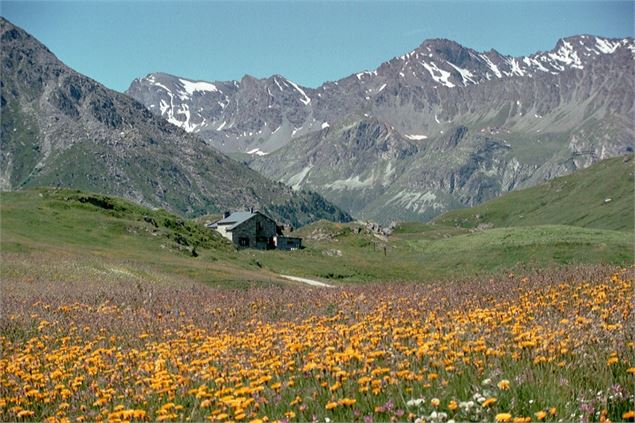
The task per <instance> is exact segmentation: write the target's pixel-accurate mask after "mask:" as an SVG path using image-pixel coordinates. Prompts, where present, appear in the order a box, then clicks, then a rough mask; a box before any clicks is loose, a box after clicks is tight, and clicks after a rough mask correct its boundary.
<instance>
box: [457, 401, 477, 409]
mask: <svg viewBox="0 0 635 423" xmlns="http://www.w3.org/2000/svg"><path fill="white" fill-rule="evenodd" d="M459 407H460V408H461V409H464V410H465V411H468V410H469V409H470V408H472V407H474V401H461V402H459Z"/></svg>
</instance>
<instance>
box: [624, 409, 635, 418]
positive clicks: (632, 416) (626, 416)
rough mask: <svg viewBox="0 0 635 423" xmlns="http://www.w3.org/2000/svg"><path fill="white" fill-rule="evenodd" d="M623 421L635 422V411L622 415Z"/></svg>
mask: <svg viewBox="0 0 635 423" xmlns="http://www.w3.org/2000/svg"><path fill="white" fill-rule="evenodd" d="M622 420H635V411H633V410H631V411H627V412H626V413H624V414H622Z"/></svg>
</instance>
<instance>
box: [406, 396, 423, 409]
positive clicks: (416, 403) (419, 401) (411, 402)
mask: <svg viewBox="0 0 635 423" xmlns="http://www.w3.org/2000/svg"><path fill="white" fill-rule="evenodd" d="M425 402H426V400H425V398H416V399H411V400H409V401H408V402H407V403H406V405H407V406H408V407H419V406H420V405H421V404H423V403H425Z"/></svg>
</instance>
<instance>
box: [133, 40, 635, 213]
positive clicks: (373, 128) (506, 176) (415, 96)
mask: <svg viewBox="0 0 635 423" xmlns="http://www.w3.org/2000/svg"><path fill="white" fill-rule="evenodd" d="M634 52H635V42H634V41H633V39H632V38H624V39H608V38H604V37H597V36H592V35H579V36H573V37H568V38H564V39H561V40H559V41H558V42H557V44H556V46H555V47H554V49H552V50H551V51H548V52H538V53H535V54H532V55H529V56H525V57H511V56H506V55H502V54H500V53H498V52H496V51H495V50H490V51H487V52H478V51H475V50H473V49H470V48H467V47H464V46H461V45H459V44H457V43H456V42H453V41H450V40H443V39H434V40H427V41H424V42H423V43H422V44H421V45H420V46H419V47H417V48H416V49H415V50H413V51H411V52H409V53H407V54H405V55H402V56H399V57H395V58H393V59H391V60H389V61H387V62H385V63H383V64H381V65H380V66H379V67H378V68H377V69H374V70H372V71H364V72H359V73H356V74H353V75H350V76H348V77H346V78H343V79H340V80H338V81H334V82H326V83H324V84H323V85H321V86H320V87H318V88H315V89H313V88H307V87H302V86H299V85H298V84H296V83H294V82H292V81H290V80H288V79H286V78H284V77H283V76H280V75H274V76H272V77H269V78H266V79H256V78H254V77H251V76H248V75H247V76H245V77H243V78H242V79H241V80H240V81H225V82H218V81H213V82H207V81H193V80H190V79H187V78H184V77H177V76H172V75H168V74H165V73H152V74H149V75H147V76H146V77H143V78H138V79H136V80H134V81H133V82H132V83H131V85H130V87H129V89H128V90H127V93H128V94H129V95H130V96H132V97H133V98H135V99H137V100H138V101H140V102H141V103H143V104H144V105H146V106H147V107H148V109H149V110H150V111H152V112H153V113H154V114H155V115H157V116H162V117H163V118H164V119H166V120H167V121H168V122H171V123H173V124H174V125H176V126H180V127H181V128H183V129H184V130H186V131H188V132H190V133H194V134H196V135H198V136H199V137H200V138H202V139H203V140H204V141H205V142H206V143H207V144H208V145H209V146H210V147H213V148H218V149H219V150H221V151H224V152H225V153H228V154H231V155H233V156H234V157H236V158H239V159H240V160H243V161H245V163H248V164H249V165H250V166H251V167H252V168H254V169H256V170H257V171H259V172H261V173H262V174H264V175H265V176H267V177H270V178H273V179H275V180H278V181H281V182H283V183H285V184H288V185H291V186H292V187H294V188H295V189H296V190H301V189H311V190H315V191H317V192H319V193H321V194H322V195H324V197H326V198H327V199H328V200H330V201H332V202H334V203H335V204H338V205H339V206H341V207H343V208H344V209H346V210H347V211H348V212H350V213H351V214H353V215H355V216H356V217H362V218H368V219H374V220H378V221H380V222H384V223H387V222H389V221H392V220H423V221H425V220H428V219H430V218H432V217H434V216H436V215H438V214H440V213H442V212H443V211H445V210H448V209H453V208H459V207H465V206H472V205H475V204H479V203H481V202H483V201H485V200H487V199H490V198H493V197H496V196H498V195H500V194H502V193H504V192H507V191H511V190H514V189H517V188H522V187H527V186H532V185H535V184H537V183H539V182H541V181H543V180H546V179H551V178H553V177H556V176H561V175H564V174H567V173H569V172H571V171H573V170H575V169H578V168H584V167H587V166H589V165H590V164H592V163H595V162H596V161H598V160H601V159H603V158H607V157H611V156H616V155H619V154H623V153H625V152H629V151H633V149H634V148H635V128H634V125H633V119H632V116H633V113H634V110H633V102H634V98H635V95H634V88H633V81H634V80H635V79H634V78H633V77H634V76H635V75H634V74H633V72H634V67H633V58H634V56H633V54H634Z"/></svg>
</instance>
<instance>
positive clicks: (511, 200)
mask: <svg viewBox="0 0 635 423" xmlns="http://www.w3.org/2000/svg"><path fill="white" fill-rule="evenodd" d="M633 163H634V161H633V155H632V154H631V155H627V156H624V157H614V158H610V159H606V160H602V161H600V162H598V163H596V164H594V165H592V166H589V167H588V168H586V169H582V170H578V171H575V172H573V173H571V174H569V175H567V176H563V177H560V178H554V179H552V180H549V181H547V182H543V183H542V184H539V185H536V186H534V187H531V188H527V189H522V190H518V191H514V192H510V193H508V194H505V195H502V196H501V197H499V198H495V199H493V200H490V201H487V202H485V203H483V204H480V205H478V206H476V207H472V208H466V209H461V210H452V211H450V212H447V213H444V214H443V215H441V216H439V217H438V218H436V219H434V220H433V221H432V222H431V224H433V225H439V226H456V227H461V228H481V229H482V228H492V227H512V226H533V225H547V224H549V225H568V226H580V227H584V228H594V229H609V230H615V231H626V232H630V233H632V232H633V229H634V226H635V209H633V200H634V198H633V197H634V196H633V186H635V168H634V167H633Z"/></svg>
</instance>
